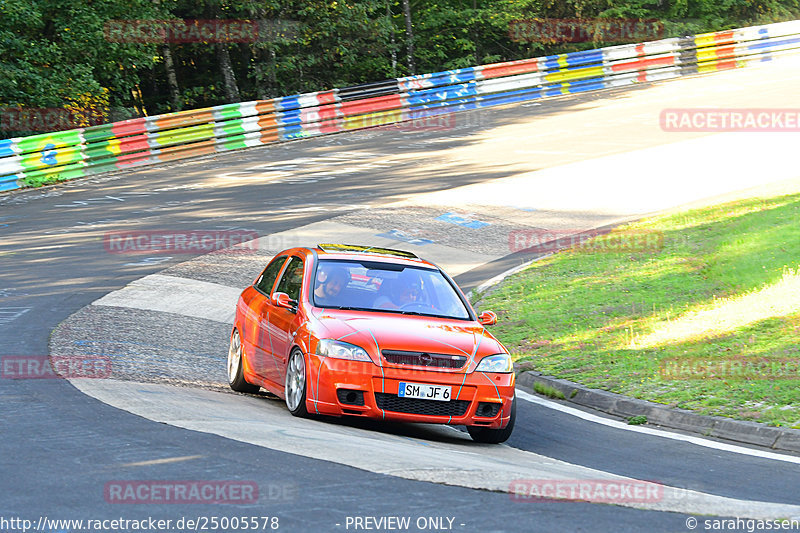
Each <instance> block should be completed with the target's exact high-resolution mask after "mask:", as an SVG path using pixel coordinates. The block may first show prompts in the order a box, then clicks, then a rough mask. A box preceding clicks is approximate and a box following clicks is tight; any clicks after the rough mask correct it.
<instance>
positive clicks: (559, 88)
mask: <svg viewBox="0 0 800 533" xmlns="http://www.w3.org/2000/svg"><path fill="white" fill-rule="evenodd" d="M798 52H800V20H795V21H790V22H782V23H777V24H770V25H766V26H754V27H749V28H740V29H736V30H729V31H720V32H714V33H705V34H700V35H694V36H688V37H680V38H672V39H662V40H660V41H652V42H646V43H638V44H628V45H621V46H611V47H606V48H600V49H596V50H587V51H583V52H574V53H570V54H561V55H555V56H546V57H539V58H534V59H525V60H520V61H509V62H506V63H497V64H492V65H483V66H478V67H469V68H464V69H459V70H451V71H447V72H437V73H433V74H423V75H419V76H409V77H406V78H397V79H393V80H386V81H381V82H376V83H368V84H363V85H357V86H354V87H345V88H341V89H333V90H330V91H323V92H316V93H308V94H301V95H294V96H286V97H282V98H274V99H272V100H263V101H256V102H244V103H238V104H226V105H221V106H216V107H212V108H209V109H196V110H192V111H182V112H179V113H170V114H167V115H159V116H153V117H145V118H137V119H131V120H125V121H122V122H114V123H112V124H104V125H100V126H91V127H87V128H78V129H74V130H69V131H60V132H56V133H44V134H41V135H33V136H30V137H22V138H14V139H8V140H0V191H7V190H11V189H17V188H20V187H30V186H37V185H42V184H46V183H52V182H56V181H62V180H67V179H72V178H77V177H82V176H89V175H93V174H98V173H101V172H107V171H110V170H119V169H125V168H130V167H135V166H138V165H147V164H153V163H162V162H166V161H173V160H176V159H183V158H187V157H194V156H199V155H205V154H212V153H215V152H224V151H228V150H238V149H240V148H246V147H250V146H259V145H263V144H269V143H273V142H278V141H289V140H293V139H300V138H305V137H313V136H317V135H326V134H329V133H336V132H341V131H348V130H354V129H361V128H367V127H372V126H378V125H382V124H391V123H396V122H402V121H406V120H410V119H414V118H419V117H427V116H432V115H439V114H443V113H450V112H454V111H462V110H467V109H477V108H484V107H491V106H495V105H503V104H508V103H512V102H519V101H524V100H532V99H536V98H545V97H548V96H556V95H562V94H571V93H579V92H583V91H593V90H597V89H605V88H611V87H620V86H624V85H628V84H633V83H640V82H648V81H658V80H666V79H670V78H676V77H679V76H684V75H688V74H697V73H704V72H711V71H716V70H725V69H730V68H736V67H741V66H745V65H747V64H749V63H752V62H758V61H768V60H770V59H772V58H773V57H774V56H777V55H779V54H789V53H798Z"/></svg>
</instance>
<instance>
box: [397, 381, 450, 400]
mask: <svg viewBox="0 0 800 533" xmlns="http://www.w3.org/2000/svg"><path fill="white" fill-rule="evenodd" d="M397 395H398V396H399V397H401V398H416V399H418V400H439V401H440V402H449V401H450V387H445V386H443V385H426V384H424V383H403V382H400V388H399V389H398V391H397Z"/></svg>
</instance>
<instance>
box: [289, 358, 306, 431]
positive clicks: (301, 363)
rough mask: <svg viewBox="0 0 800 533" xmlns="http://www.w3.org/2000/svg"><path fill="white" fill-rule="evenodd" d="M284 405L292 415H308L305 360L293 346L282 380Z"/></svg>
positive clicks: (304, 416)
mask: <svg viewBox="0 0 800 533" xmlns="http://www.w3.org/2000/svg"><path fill="white" fill-rule="evenodd" d="M284 397H285V400H286V407H287V408H288V409H289V412H290V413H292V414H293V415H294V416H298V417H301V418H306V417H308V410H307V409H306V360H305V357H303V352H301V351H300V350H298V349H297V348H295V349H294V350H292V355H290V356H289V362H288V363H287V365H286V381H285V382H284Z"/></svg>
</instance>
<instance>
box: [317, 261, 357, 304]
mask: <svg viewBox="0 0 800 533" xmlns="http://www.w3.org/2000/svg"><path fill="white" fill-rule="evenodd" d="M322 274H324V275H325V276H324V277H322V276H317V279H320V278H322V280H323V281H322V282H321V283H319V284H318V285H317V288H316V289H314V300H315V302H317V303H318V304H323V305H324V304H331V302H332V301H333V300H335V299H336V297H337V296H339V295H340V294H341V292H342V289H343V288H344V287H345V286H346V285H347V284H348V283H349V282H350V274H349V273H348V272H347V270H345V269H344V268H342V267H334V268H333V269H331V271H330V272H322Z"/></svg>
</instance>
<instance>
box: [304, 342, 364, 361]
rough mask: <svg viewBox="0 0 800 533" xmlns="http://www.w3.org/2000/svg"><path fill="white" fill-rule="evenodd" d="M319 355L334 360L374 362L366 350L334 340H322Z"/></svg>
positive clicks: (318, 348)
mask: <svg viewBox="0 0 800 533" xmlns="http://www.w3.org/2000/svg"><path fill="white" fill-rule="evenodd" d="M317 354H318V355H325V356H327V357H333V358H334V359H348V360H350V361H366V362H368V363H371V362H372V359H370V358H369V355H367V352H366V350H364V348H361V347H360V346H356V345H355V344H349V343H347V342H342V341H335V340H333V339H322V340H320V341H319V343H317Z"/></svg>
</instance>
